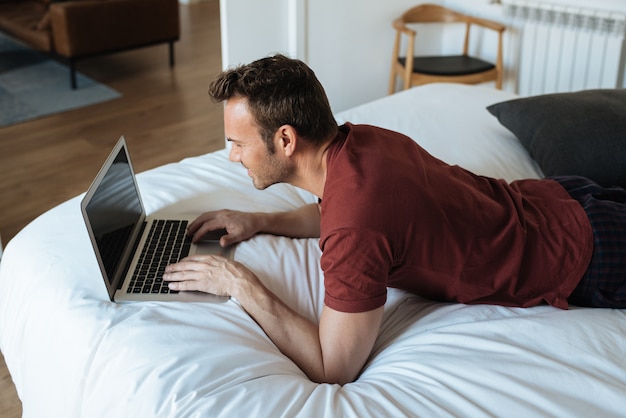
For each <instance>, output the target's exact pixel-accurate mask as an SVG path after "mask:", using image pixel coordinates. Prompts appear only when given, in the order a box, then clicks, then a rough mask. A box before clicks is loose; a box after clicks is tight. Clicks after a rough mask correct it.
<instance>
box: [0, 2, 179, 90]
mask: <svg viewBox="0 0 626 418" xmlns="http://www.w3.org/2000/svg"><path fill="white" fill-rule="evenodd" d="M178 7H179V6H178V0H63V1H61V0H56V1H55V0H0V30H1V31H3V32H5V33H7V34H8V35H10V36H12V37H14V38H16V39H19V40H21V41H22V42H24V43H26V44H28V45H30V46H32V47H33V48H35V49H38V50H40V51H43V52H46V53H49V54H51V55H53V56H55V57H57V58H61V59H62V60H64V61H67V62H68V64H69V66H70V82H71V85H72V88H76V61H77V60H79V59H81V58H86V57H92V56H96V55H101V54H107V53H111V52H118V51H123V50H127V49H132V48H139V47H144V46H149V45H155V44H159V43H169V58H170V66H173V65H174V42H175V41H177V40H178V39H179V37H180V25H179V15H178Z"/></svg>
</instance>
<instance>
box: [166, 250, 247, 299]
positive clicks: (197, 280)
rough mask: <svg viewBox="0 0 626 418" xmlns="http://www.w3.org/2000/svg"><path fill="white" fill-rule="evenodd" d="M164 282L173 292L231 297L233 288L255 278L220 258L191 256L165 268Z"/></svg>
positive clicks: (241, 266)
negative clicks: (197, 292) (194, 292)
mask: <svg viewBox="0 0 626 418" xmlns="http://www.w3.org/2000/svg"><path fill="white" fill-rule="evenodd" d="M163 280H164V281H166V282H169V287H170V289H172V290H177V291H182V292H187V291H200V292H205V293H212V294H214V295H219V296H231V295H233V293H234V292H235V290H234V288H235V287H236V286H241V285H243V284H245V283H248V282H256V281H258V278H257V277H256V275H255V274H254V273H252V272H251V271H250V270H248V269H247V268H246V267H245V266H244V265H243V264H241V263H239V262H237V261H234V260H230V259H228V258H224V257H222V256H219V255H198V254H196V255H192V256H189V257H186V258H184V259H182V260H181V261H179V262H178V263H176V264H172V265H169V266H167V267H166V269H165V274H164V275H163Z"/></svg>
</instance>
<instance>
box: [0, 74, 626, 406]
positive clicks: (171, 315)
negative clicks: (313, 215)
mask: <svg viewBox="0 0 626 418" xmlns="http://www.w3.org/2000/svg"><path fill="white" fill-rule="evenodd" d="M509 97H510V95H507V94H506V93H502V92H497V91H494V90H488V89H484V88H476V87H468V86H461V85H447V84H437V85H430V86H425V87H420V88H416V89H412V90H409V91H407V92H403V93H399V94H397V95H395V96H392V97H390V98H385V99H382V100H380V101H377V102H374V103H371V104H368V105H365V106H362V107H359V108H356V109H353V110H350V111H347V112H344V113H343V114H341V115H339V116H338V119H339V120H346V119H348V120H350V121H352V122H355V123H364V122H367V123H372V124H377V125H381V126H385V127H389V128H393V129H397V130H400V131H402V132H405V133H407V134H410V135H412V136H413V137H414V138H415V139H416V140H418V141H419V142H420V143H422V144H423V145H424V146H425V147H426V148H427V149H429V150H430V151H431V152H433V153H434V154H435V155H437V156H439V157H440V158H443V159H445V160H446V161H448V162H450V163H455V164H461V165H463V166H466V167H467V168H469V169H472V170H474V171H476V172H479V174H488V175H493V176H498V177H503V178H507V179H508V180H512V179H514V178H520V177H539V176H541V173H540V171H539V170H538V169H537V167H536V165H535V164H534V163H533V162H532V160H530V158H529V157H528V155H527V154H526V153H525V151H524V150H523V148H521V146H519V144H518V143H517V142H516V140H515V138H514V137H513V136H512V135H511V134H509V133H508V131H506V130H504V128H501V127H500V125H499V124H498V123H497V121H496V120H495V118H493V117H492V116H490V115H488V114H487V111H486V110H484V107H485V105H487V104H490V103H494V102H496V101H500V100H504V99H506V98H509ZM131 157H132V156H131ZM138 178H139V186H140V189H141V191H142V197H143V199H144V203H145V205H146V209H147V211H148V212H149V213H156V212H162V213H193V214H199V213H201V212H203V211H206V210H213V209H218V208H224V207H226V208H231V209H241V210H256V211H275V210H286V209H290V208H295V207H298V206H300V205H302V204H305V203H309V202H313V201H315V200H316V198H315V197H314V196H312V195H310V194H308V193H306V192H302V191H298V190H297V189H294V188H292V187H290V186H285V185H280V186H272V187H271V188H270V189H268V190H266V191H257V190H255V189H254V188H253V186H252V185H251V182H250V179H249V178H248V177H247V175H246V173H245V170H244V169H243V168H242V167H241V166H240V165H238V164H233V163H230V162H228V160H227V153H226V151H219V152H216V153H212V154H208V155H204V156H199V157H195V158H190V159H186V160H184V161H181V162H180V163H176V164H170V165H167V166H163V167H159V168H157V169H154V170H150V171H147V172H144V173H141V174H140V175H139V176H138ZM79 202H80V196H79V197H77V198H74V199H71V200H69V201H67V202H65V203H63V204H61V205H60V206H58V207H56V208H54V209H52V210H50V211H49V212H47V213H45V214H43V215H42V216H41V217H39V218H38V219H36V220H35V221H34V222H32V223H31V224H30V225H29V226H27V227H26V228H25V229H24V230H23V231H22V232H20V233H19V234H18V235H17V236H16V237H15V238H14V239H13V240H11V242H9V243H8V245H7V246H6V248H5V253H4V255H3V258H2V262H1V263H0V348H1V349H2V352H3V354H4V356H5V360H6V362H7V365H8V367H9V370H10V372H11V375H12V377H13V380H14V382H15V384H16V387H17V391H18V394H19V396H20V398H21V400H22V402H23V410H24V416H25V417H153V416H154V417H207V416H211V417H213V416H223V417H238V416H242V417H243V416H245V417H250V416H255V417H257V416H258V417H281V416H284V417H291V416H302V417H322V416H325V417H382V416H385V417H386V416H389V417H391V416H393V417H397V416H471V417H480V416H555V417H572V416H580V417H591V416H594V417H596V416H598V417H599V416H602V417H612V416H614V417H623V416H625V414H626V401H625V399H626V367H625V366H624V359H626V314H625V312H624V311H617V310H603V309H596V310H593V309H571V310H569V311H561V310H558V309H555V308H552V307H547V306H542V307H536V308H531V309H519V308H505V307H494V306H466V305H460V304H443V303H434V302H431V301H427V300H424V299H421V298H419V297H416V296H412V295H409V294H406V293H404V292H401V291H397V290H390V296H389V300H388V302H387V304H386V306H385V315H384V321H383V324H382V328H381V331H380V334H379V337H378V340H377V341H376V345H375V348H374V351H373V353H372V355H371V357H370V359H369V361H368V362H367V364H366V366H365V369H364V371H363V373H362V374H361V376H360V377H359V378H358V380H357V381H356V382H355V383H352V384H348V385H345V386H343V387H341V386H338V385H328V384H321V385H320V384H314V383H312V382H310V381H309V380H308V379H307V378H306V376H305V375H304V374H303V373H302V372H301V371H300V370H299V369H298V367H297V366H295V365H294V364H293V363H292V362H291V361H290V360H289V359H288V358H286V357H285V356H284V355H282V354H281V352H280V351H279V350H278V349H277V348H276V347H275V345H274V344H273V343H272V342H271V340H269V339H268V338H267V336H266V335H265V334H264V333H263V331H262V330H261V329H260V327H259V326H258V325H257V324H256V323H255V322H254V321H253V320H252V319H251V318H250V317H249V316H248V315H247V314H246V313H245V312H244V311H243V310H242V309H241V307H240V306H239V305H238V304H237V302H236V301H234V300H231V301H229V302H226V303H222V304H200V303H134V304H124V305H118V304H114V303H111V302H109V300H108V297H107V293H106V290H105V288H104V285H103V283H102V281H101V278H100V273H99V270H98V266H97V264H96V261H95V259H94V256H93V251H92V249H91V247H90V246H89V240H88V237H87V233H86V231H85V228H84V226H83V221H82V218H81V215H80V208H79ZM319 256H320V250H319V248H318V246H317V241H316V240H292V239H287V238H280V237H270V236H265V235H260V236H257V237H255V238H253V239H252V240H250V241H249V242H245V243H242V244H240V245H239V246H238V247H237V249H236V252H235V257H236V258H237V259H238V260H240V261H242V262H244V263H245V264H246V265H248V267H250V268H251V269H252V270H253V271H255V272H256V273H257V274H258V275H259V277H260V278H261V279H262V280H263V282H264V283H265V284H266V285H267V286H268V287H269V288H270V289H272V290H273V291H274V292H276V293H277V294H278V295H279V296H281V297H282V298H283V299H284V300H286V301H288V303H290V304H291V305H292V307H294V308H295V309H297V310H299V311H300V312H302V313H303V314H305V315H307V316H309V317H310V318H313V319H317V318H318V316H319V314H320V311H321V307H322V303H323V286H322V285H323V283H322V281H323V280H322V273H321V271H320V269H319V266H318V262H319Z"/></svg>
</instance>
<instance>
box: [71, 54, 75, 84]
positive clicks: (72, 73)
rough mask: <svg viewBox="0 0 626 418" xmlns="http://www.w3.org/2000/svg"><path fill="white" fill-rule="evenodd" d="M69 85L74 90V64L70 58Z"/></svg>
mask: <svg viewBox="0 0 626 418" xmlns="http://www.w3.org/2000/svg"><path fill="white" fill-rule="evenodd" d="M70 84H71V86H72V90H76V62H75V61H74V59H73V58H70Z"/></svg>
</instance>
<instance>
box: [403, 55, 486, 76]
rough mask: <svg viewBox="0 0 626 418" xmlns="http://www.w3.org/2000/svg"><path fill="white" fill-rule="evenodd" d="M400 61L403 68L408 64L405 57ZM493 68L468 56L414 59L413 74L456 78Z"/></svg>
mask: <svg viewBox="0 0 626 418" xmlns="http://www.w3.org/2000/svg"><path fill="white" fill-rule="evenodd" d="M398 61H399V62H400V63H401V64H402V65H403V66H404V65H405V64H406V58H404V57H401V58H398ZM492 68H495V65H493V64H491V63H489V62H486V61H483V60H481V59H478V58H472V57H468V56H467V55H453V56H443V57H440V56H435V57H414V58H413V72H415V73H422V74H430V75H443V76H455V75H466V74H474V73H480V72H483V71H487V70H490V69H492Z"/></svg>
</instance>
